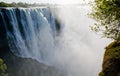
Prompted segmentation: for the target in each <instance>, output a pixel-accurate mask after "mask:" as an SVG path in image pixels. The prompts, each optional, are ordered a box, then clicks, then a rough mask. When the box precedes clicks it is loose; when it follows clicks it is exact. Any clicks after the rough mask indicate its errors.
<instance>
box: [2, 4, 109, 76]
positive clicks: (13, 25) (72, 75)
mask: <svg viewBox="0 0 120 76" xmlns="http://www.w3.org/2000/svg"><path fill="white" fill-rule="evenodd" d="M86 7H87V8H89V7H88V6H85V7H84V6H83V7H82V6H80V7H56V8H54V7H53V8H48V7H41V8H3V9H1V10H0V42H4V41H2V40H5V41H7V42H6V44H8V46H9V48H10V51H11V52H13V53H14V54H15V55H16V56H19V57H23V58H32V59H35V60H37V61H39V62H41V63H44V64H48V65H51V66H55V67H56V68H58V69H60V70H65V71H67V74H68V76H97V75H98V72H99V70H100V67H101V64H102V56H103V53H104V49H103V48H104V47H105V45H107V43H108V42H109V41H108V40H104V39H101V38H100V37H99V36H96V35H95V34H94V33H93V32H91V30H90V28H88V27H89V25H92V24H93V23H94V21H93V20H91V19H89V18H88V16H86V14H87V13H88V11H90V9H86Z"/></svg>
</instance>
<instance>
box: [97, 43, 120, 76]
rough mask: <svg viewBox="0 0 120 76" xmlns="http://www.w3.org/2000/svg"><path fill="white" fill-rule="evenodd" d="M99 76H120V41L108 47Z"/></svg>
mask: <svg viewBox="0 0 120 76" xmlns="http://www.w3.org/2000/svg"><path fill="white" fill-rule="evenodd" d="M99 76H120V41H114V42H112V43H111V44H110V45H108V46H107V47H106V51H105V55H104V60H103V66H102V72H101V73H100V74H99Z"/></svg>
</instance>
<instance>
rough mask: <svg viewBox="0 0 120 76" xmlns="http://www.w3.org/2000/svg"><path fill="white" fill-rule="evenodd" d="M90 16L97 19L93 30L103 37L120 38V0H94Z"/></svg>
mask: <svg viewBox="0 0 120 76" xmlns="http://www.w3.org/2000/svg"><path fill="white" fill-rule="evenodd" d="M91 5H92V12H91V13H90V16H91V17H92V18H93V19H94V20H96V23H95V24H94V25H93V26H92V30H93V31H95V32H98V33H102V35H103V37H107V38H111V39H114V40H120V0H94V2H93V3H91Z"/></svg>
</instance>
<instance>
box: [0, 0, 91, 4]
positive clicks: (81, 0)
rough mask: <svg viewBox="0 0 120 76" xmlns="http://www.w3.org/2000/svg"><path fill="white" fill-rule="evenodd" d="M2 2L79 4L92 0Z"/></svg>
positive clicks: (14, 0)
mask: <svg viewBox="0 0 120 76" xmlns="http://www.w3.org/2000/svg"><path fill="white" fill-rule="evenodd" d="M0 1H4V2H8V3H11V2H27V3H60V4H80V3H84V2H89V1H92V0H0Z"/></svg>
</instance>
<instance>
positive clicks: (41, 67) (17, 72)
mask: <svg viewBox="0 0 120 76" xmlns="http://www.w3.org/2000/svg"><path fill="white" fill-rule="evenodd" d="M4 55H5V54H4ZM3 59H4V61H5V63H6V65H7V73H8V76H65V73H63V72H62V71H60V70H58V69H56V68H55V67H52V66H49V65H46V64H43V63H40V62H38V61H36V60H34V59H31V58H20V57H17V56H15V55H13V54H12V53H10V52H9V53H6V55H5V57H3Z"/></svg>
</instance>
